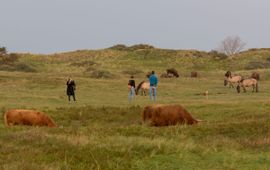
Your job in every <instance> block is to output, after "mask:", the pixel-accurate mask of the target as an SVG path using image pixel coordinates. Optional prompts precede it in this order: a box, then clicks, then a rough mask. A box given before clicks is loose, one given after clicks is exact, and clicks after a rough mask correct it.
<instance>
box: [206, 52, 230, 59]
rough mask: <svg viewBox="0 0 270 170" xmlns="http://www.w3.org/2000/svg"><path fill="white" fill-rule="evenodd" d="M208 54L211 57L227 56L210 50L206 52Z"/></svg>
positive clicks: (221, 57)
mask: <svg viewBox="0 0 270 170" xmlns="http://www.w3.org/2000/svg"><path fill="white" fill-rule="evenodd" d="M208 55H210V56H211V57H212V58H215V59H226V58H228V56H227V55H226V54H224V53H220V52H218V51H215V50H212V51H210V52H208Z"/></svg>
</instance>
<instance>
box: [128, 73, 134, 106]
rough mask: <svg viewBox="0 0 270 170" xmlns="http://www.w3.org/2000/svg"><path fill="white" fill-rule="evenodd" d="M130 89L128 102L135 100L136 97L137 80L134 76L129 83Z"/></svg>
mask: <svg viewBox="0 0 270 170" xmlns="http://www.w3.org/2000/svg"><path fill="white" fill-rule="evenodd" d="M128 88H129V94H128V101H129V102H131V100H132V99H134V97H135V80H134V77H133V76H131V77H130V80H129V81H128Z"/></svg>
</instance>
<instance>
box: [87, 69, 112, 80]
mask: <svg viewBox="0 0 270 170" xmlns="http://www.w3.org/2000/svg"><path fill="white" fill-rule="evenodd" d="M89 74H90V77H91V78H95V79H103V78H105V79H106V78H113V77H114V75H113V74H112V73H110V72H109V71H107V70H93V71H90V72H89Z"/></svg>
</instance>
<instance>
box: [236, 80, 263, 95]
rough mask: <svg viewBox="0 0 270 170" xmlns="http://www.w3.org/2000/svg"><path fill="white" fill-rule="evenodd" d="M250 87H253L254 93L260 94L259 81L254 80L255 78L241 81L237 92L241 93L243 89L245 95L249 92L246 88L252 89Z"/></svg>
mask: <svg viewBox="0 0 270 170" xmlns="http://www.w3.org/2000/svg"><path fill="white" fill-rule="evenodd" d="M250 86H252V88H253V90H252V92H254V91H256V92H258V91H259V89H258V81H257V80H256V79H254V78H248V79H243V80H241V81H240V82H239V83H238V85H237V88H236V90H237V92H238V93H240V91H241V90H240V89H241V87H242V88H243V90H244V93H245V92H247V90H246V87H250Z"/></svg>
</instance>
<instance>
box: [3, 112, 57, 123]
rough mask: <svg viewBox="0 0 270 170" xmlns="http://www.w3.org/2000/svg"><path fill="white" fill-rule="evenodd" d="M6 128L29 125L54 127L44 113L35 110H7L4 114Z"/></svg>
mask: <svg viewBox="0 0 270 170" xmlns="http://www.w3.org/2000/svg"><path fill="white" fill-rule="evenodd" d="M4 122H5V125H6V126H10V125H29V126H48V127H56V126H57V125H56V124H55V123H54V121H53V120H52V119H51V118H50V117H49V116H47V115H46V114H45V113H42V112H38V111H35V110H20V109H16V110H9V111H7V112H6V113H5V114H4Z"/></svg>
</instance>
